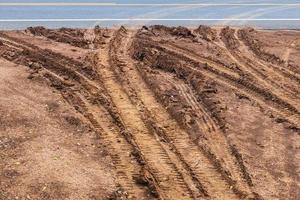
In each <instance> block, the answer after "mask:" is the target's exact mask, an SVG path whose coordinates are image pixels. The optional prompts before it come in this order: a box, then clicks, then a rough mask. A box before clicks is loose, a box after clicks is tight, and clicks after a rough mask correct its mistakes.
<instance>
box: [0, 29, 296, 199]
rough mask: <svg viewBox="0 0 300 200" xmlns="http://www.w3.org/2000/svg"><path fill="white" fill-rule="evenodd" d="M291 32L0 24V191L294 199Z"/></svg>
mask: <svg viewBox="0 0 300 200" xmlns="http://www.w3.org/2000/svg"><path fill="white" fill-rule="evenodd" d="M299 37H300V33H299V32H297V31H264V30H254V29H250V28H247V29H238V28H230V27H224V28H220V27H218V28H211V27H207V26H199V28H197V29H194V30H191V29H187V28H184V27H165V26H159V25H157V26H150V27H143V28H141V29H136V30H133V29H126V28H125V27H120V28H119V29H104V28H100V27H95V29H89V30H84V29H69V28H61V29H57V30H51V29H46V28H44V27H31V28H28V29H26V30H24V31H2V32H0V160H1V162H0V199H1V200H2V199H3V200H4V199H5V200H6V199H137V200H140V199H166V200H168V199H170V200H173V199H174V200H175V199H222V200H223V199H230V200H231V199H295V200H296V199H299V198H300V193H299V191H300V185H299V184H300V177H299V176H300V138H299V136H300V100H299V96H300V59H299V55H300V46H299V42H298V41H299Z"/></svg>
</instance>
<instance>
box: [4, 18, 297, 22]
mask: <svg viewBox="0 0 300 200" xmlns="http://www.w3.org/2000/svg"><path fill="white" fill-rule="evenodd" d="M60 21H70V22H71V21H74V22H80V21H300V18H281V19H280V18H258V19H255V18H254V19H251V18H249V19H247V18H243V19H238V18H211V19H204V18H181V19H157V18H154V19H151V18H149V19H144V18H132V19H109V18H100V19H0V22H60Z"/></svg>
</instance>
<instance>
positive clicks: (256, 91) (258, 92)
mask: <svg viewBox="0 0 300 200" xmlns="http://www.w3.org/2000/svg"><path fill="white" fill-rule="evenodd" d="M140 43H142V44H143V45H144V46H148V47H151V48H155V49H157V50H159V51H163V52H165V53H168V54H169V55H172V56H175V57H176V58H179V59H183V60H186V61H187V63H191V65H192V66H193V67H190V66H186V67H185V68H182V67H179V68H178V69H180V70H182V71H186V70H190V72H191V73H196V74H200V75H205V76H207V77H210V78H212V79H214V80H215V81H217V82H219V83H221V84H222V85H225V86H228V87H229V88H232V89H234V90H236V91H238V92H240V93H241V94H243V95H245V96H247V97H249V98H250V99H253V100H254V101H256V102H257V103H259V105H261V106H262V107H263V108H264V109H265V110H266V111H268V110H269V111H271V113H276V114H277V115H279V116H280V117H283V118H284V119H286V120H287V121H289V122H290V123H292V126H296V127H297V124H299V121H300V116H299V114H298V113H297V112H296V113H295V110H294V109H293V108H288V106H287V105H286V104H285V103H284V102H282V101H280V100H279V99H276V97H274V96H272V94H271V93H269V92H267V91H265V90H263V89H261V88H258V87H256V86H254V85H253V84H251V83H249V82H247V81H245V80H243V79H236V78H235V77H232V76H230V75H228V74H226V73H222V72H220V71H217V70H215V68H213V67H210V66H209V65H207V64H203V63H199V62H198V60H197V58H193V57H191V55H189V54H188V53H183V52H180V54H179V53H178V51H177V49H175V50H174V48H169V47H166V46H163V45H156V44H153V43H151V42H148V41H140ZM200 69H201V70H200ZM266 102H268V103H266Z"/></svg>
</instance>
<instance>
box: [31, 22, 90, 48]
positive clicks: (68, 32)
mask: <svg viewBox="0 0 300 200" xmlns="http://www.w3.org/2000/svg"><path fill="white" fill-rule="evenodd" d="M26 30H27V31H28V32H30V33H31V34H33V35H36V36H44V37H46V38H49V39H51V40H54V41H56V42H63V43H68V44H70V45H73V46H76V47H81V48H86V49H87V48H89V44H90V41H88V40H86V39H85V38H84V33H83V31H82V30H78V29H71V28H61V29H58V30H51V29H46V28H45V27H42V26H38V27H29V28H27V29H26Z"/></svg>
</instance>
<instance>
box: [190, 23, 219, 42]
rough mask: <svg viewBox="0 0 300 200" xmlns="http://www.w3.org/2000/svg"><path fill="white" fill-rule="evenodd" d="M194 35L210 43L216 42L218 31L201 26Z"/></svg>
mask: <svg viewBox="0 0 300 200" xmlns="http://www.w3.org/2000/svg"><path fill="white" fill-rule="evenodd" d="M194 33H196V34H197V35H199V36H200V37H201V38H202V39H204V40H207V41H209V42H210V41H214V40H216V38H217V31H216V30H214V29H212V28H211V27H209V26H205V25H200V26H199V27H198V28H197V29H195V30H194Z"/></svg>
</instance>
